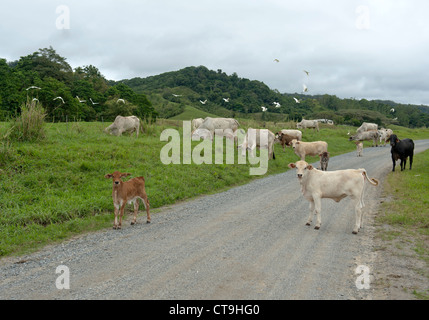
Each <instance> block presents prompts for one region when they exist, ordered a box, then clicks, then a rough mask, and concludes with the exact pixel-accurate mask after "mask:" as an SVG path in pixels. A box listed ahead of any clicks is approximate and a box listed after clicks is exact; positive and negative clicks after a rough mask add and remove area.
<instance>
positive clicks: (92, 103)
mask: <svg viewBox="0 0 429 320" xmlns="http://www.w3.org/2000/svg"><path fill="white" fill-rule="evenodd" d="M89 100H91V103H92V104H98V102H94V101H92V99H91V98H89Z"/></svg>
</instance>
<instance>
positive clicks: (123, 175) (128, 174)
mask: <svg viewBox="0 0 429 320" xmlns="http://www.w3.org/2000/svg"><path fill="white" fill-rule="evenodd" d="M130 175H131V173H122V174H121V178H122V177H128V176H130Z"/></svg>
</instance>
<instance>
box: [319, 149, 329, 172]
mask: <svg viewBox="0 0 429 320" xmlns="http://www.w3.org/2000/svg"><path fill="white" fill-rule="evenodd" d="M319 157H320V170H322V171H328V162H329V152H322V153H321V154H319Z"/></svg>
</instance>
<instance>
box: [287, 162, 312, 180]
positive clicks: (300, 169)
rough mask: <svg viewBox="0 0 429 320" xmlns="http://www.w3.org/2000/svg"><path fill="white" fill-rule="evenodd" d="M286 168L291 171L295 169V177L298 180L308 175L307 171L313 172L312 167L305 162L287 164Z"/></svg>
mask: <svg viewBox="0 0 429 320" xmlns="http://www.w3.org/2000/svg"><path fill="white" fill-rule="evenodd" d="M288 167H289V168H291V169H296V175H297V177H298V179H299V180H301V179H305V177H306V176H307V174H308V171H309V170H313V166H312V165H311V164H308V163H307V162H305V161H302V160H300V161H297V162H295V163H289V164H288Z"/></svg>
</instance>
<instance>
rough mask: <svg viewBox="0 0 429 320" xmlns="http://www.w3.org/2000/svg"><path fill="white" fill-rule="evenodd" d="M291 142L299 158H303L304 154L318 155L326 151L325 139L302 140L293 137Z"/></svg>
mask: <svg viewBox="0 0 429 320" xmlns="http://www.w3.org/2000/svg"><path fill="white" fill-rule="evenodd" d="M291 143H292V148H293V151H294V152H295V154H296V155H297V156H298V157H300V158H301V160H305V156H318V155H319V154H321V153H323V152H327V151H328V143H327V142H325V141H313V142H304V141H298V140H296V139H293V140H292V142H291Z"/></svg>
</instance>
